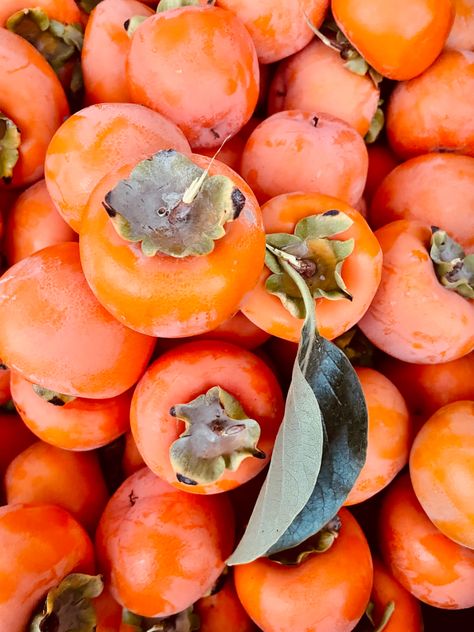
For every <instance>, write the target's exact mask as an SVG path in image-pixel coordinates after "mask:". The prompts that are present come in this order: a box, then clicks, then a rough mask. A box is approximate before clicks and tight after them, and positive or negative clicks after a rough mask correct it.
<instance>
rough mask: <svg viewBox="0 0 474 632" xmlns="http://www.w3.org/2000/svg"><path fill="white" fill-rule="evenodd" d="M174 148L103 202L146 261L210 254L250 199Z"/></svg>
mask: <svg viewBox="0 0 474 632" xmlns="http://www.w3.org/2000/svg"><path fill="white" fill-rule="evenodd" d="M211 164H212V161H211V163H210V164H209V166H208V168H207V169H206V170H203V169H201V168H200V167H198V166H197V165H195V164H194V163H193V162H192V161H191V160H190V159H189V158H188V157H187V156H184V155H183V154H180V153H179V152H177V151H175V150H174V149H168V150H164V151H159V152H158V153H157V154H155V155H154V156H152V157H151V158H149V159H147V160H144V161H143V162H141V163H139V164H138V165H137V166H136V167H135V168H134V170H133V171H132V173H131V174H130V177H129V178H128V179H127V180H122V181H120V182H119V183H118V184H117V186H116V187H115V188H114V189H113V190H112V191H110V192H109V193H107V195H106V196H105V200H104V202H103V205H104V208H105V210H106V211H107V213H108V215H109V217H110V219H111V220H112V222H113V225H114V227H115V229H116V231H117V232H118V234H119V235H120V236H121V237H123V238H124V239H126V240H127V241H131V242H141V249H142V252H143V254H144V255H146V256H147V257H153V256H154V255H156V254H157V253H161V254H164V255H169V256H171V257H178V258H182V257H188V256H200V255H207V254H209V253H210V252H212V251H213V250H214V246H215V241H217V240H218V239H221V238H222V237H224V235H225V233H226V230H225V224H226V223H227V222H231V221H233V220H235V219H237V217H238V216H239V214H240V212H241V211H242V209H243V207H244V206H245V197H244V195H243V194H242V192H241V191H240V190H239V189H238V188H237V187H236V186H235V184H234V183H233V181H232V180H231V179H230V178H227V177H226V176H222V175H215V176H209V175H208V170H209V168H210V166H211Z"/></svg>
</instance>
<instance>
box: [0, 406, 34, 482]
mask: <svg viewBox="0 0 474 632" xmlns="http://www.w3.org/2000/svg"><path fill="white" fill-rule="evenodd" d="M35 441H36V437H35V435H34V434H33V433H32V432H30V431H29V430H28V428H27V427H26V426H25V424H24V423H23V422H22V420H21V418H20V417H18V415H15V414H12V413H7V412H5V411H1V412H0V479H1V480H3V476H4V474H5V472H6V469H7V467H8V466H9V465H10V463H11V462H12V461H13V459H14V458H15V457H16V456H17V455H18V454H20V452H23V450H26V448H27V447H28V446H30V445H31V444H32V443H34V442H35Z"/></svg>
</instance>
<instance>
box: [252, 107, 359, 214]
mask: <svg viewBox="0 0 474 632" xmlns="http://www.w3.org/2000/svg"><path fill="white" fill-rule="evenodd" d="M316 121H317V125H316V126H315V122H316ZM335 165H337V168H336V167H335ZM367 168H368V157H367V149H366V147H365V143H364V141H363V140H362V138H361V136H360V134H358V133H357V132H356V131H355V129H354V128H352V127H350V125H348V124H347V123H345V122H344V121H341V120H339V119H337V118H335V117H334V116H330V115H329V114H319V113H315V112H304V111H302V110H290V111H288V112H278V113H277V114H273V115H272V116H270V117H269V118H267V119H266V120H265V121H263V123H261V124H260V125H259V126H258V127H257V128H256V129H255V130H254V131H253V132H252V134H251V135H250V137H249V139H248V140H247V144H246V145H245V149H244V152H243V154H242V176H243V177H244V179H245V180H246V181H247V182H248V184H249V185H250V187H251V189H252V190H253V192H254V193H255V195H256V196H257V198H258V200H259V201H260V203H263V202H266V201H267V200H269V199H270V198H272V197H275V196H276V195H280V194H283V193H291V192H293V191H303V192H305V193H315V192H318V193H324V194H325V195H332V196H333V197H337V198H338V199H340V200H343V201H344V202H347V203H348V204H352V205H354V204H356V203H357V202H358V201H359V200H360V198H361V196H362V193H363V191H364V185H365V179H366V177H367Z"/></svg>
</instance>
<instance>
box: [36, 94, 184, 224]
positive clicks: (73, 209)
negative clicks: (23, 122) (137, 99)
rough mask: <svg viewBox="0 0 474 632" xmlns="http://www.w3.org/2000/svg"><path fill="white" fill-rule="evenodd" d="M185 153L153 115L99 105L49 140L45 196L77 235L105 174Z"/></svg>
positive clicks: (170, 127) (174, 131)
mask: <svg viewBox="0 0 474 632" xmlns="http://www.w3.org/2000/svg"><path fill="white" fill-rule="evenodd" d="M170 148H175V149H177V150H178V151H182V152H184V153H187V152H189V144H188V142H187V141H186V139H185V137H184V135H183V133H182V132H181V131H180V130H179V129H178V128H177V127H176V126H175V125H174V124H173V123H171V121H168V120H167V119H165V118H164V117H163V116H161V115H160V114H158V113H157V112H153V111H151V110H149V109H147V108H144V107H142V106H140V105H135V104H133V103H101V104H98V105H91V106H89V107H88V108H84V109H83V110H80V111H79V112H76V113H75V114H73V115H72V116H71V117H70V118H69V119H68V120H67V121H66V122H65V123H63V125H61V127H60V128H59V129H58V131H57V132H56V134H55V135H54V137H53V139H52V140H51V143H50V145H49V147H48V152H47V155H46V160H45V178H46V185H47V187H48V191H49V194H50V195H51V198H52V200H53V202H54V204H55V205H56V207H57V209H58V211H59V212H60V213H61V215H62V216H63V218H64V219H65V220H66V222H67V223H68V224H69V225H70V226H71V227H72V228H73V229H74V230H75V231H76V232H79V229H80V225H81V218H82V214H83V212H84V209H85V207H86V204H87V201H88V199H89V196H90V194H91V193H92V191H93V189H94V187H95V186H96V185H97V184H98V182H99V181H100V179H101V178H102V177H103V176H105V175H106V174H107V173H108V172H109V171H112V170H113V169H117V168H118V167H121V166H122V165H125V164H128V163H129V162H132V163H133V162H134V161H135V162H139V161H140V160H143V159H144V158H147V157H148V156H150V155H151V154H153V153H154V152H156V151H159V150H160V149H170Z"/></svg>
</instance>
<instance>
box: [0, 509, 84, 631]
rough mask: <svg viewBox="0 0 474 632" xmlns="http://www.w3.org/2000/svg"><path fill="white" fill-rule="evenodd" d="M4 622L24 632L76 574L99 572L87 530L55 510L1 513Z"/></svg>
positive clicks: (0, 589)
mask: <svg viewBox="0 0 474 632" xmlns="http://www.w3.org/2000/svg"><path fill="white" fill-rule="evenodd" d="M0 543H1V547H2V555H1V557H0V577H1V582H0V618H1V621H2V626H3V627H4V629H5V630H8V631H9V632H24V630H26V629H28V623H29V622H30V619H31V617H32V616H33V614H34V611H35V609H36V607H37V606H38V604H39V602H40V601H41V600H42V599H44V598H45V597H46V594H47V593H48V591H49V590H50V589H51V588H54V587H55V586H57V585H58V583H60V581H61V580H62V579H64V578H65V577H66V576H67V575H69V574H71V573H89V574H92V573H94V558H93V555H94V553H93V547H92V543H91V541H90V540H89V537H88V536H87V534H86V532H85V531H84V529H83V528H82V527H81V526H80V525H79V523H77V522H76V521H75V520H74V518H73V517H72V516H71V515H70V514H69V513H68V512H67V511H65V510H64V509H61V508H60V507H55V506H53V505H40V506H35V507H29V506H26V505H7V506H6V507H1V508H0Z"/></svg>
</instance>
